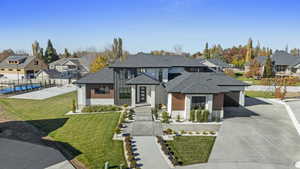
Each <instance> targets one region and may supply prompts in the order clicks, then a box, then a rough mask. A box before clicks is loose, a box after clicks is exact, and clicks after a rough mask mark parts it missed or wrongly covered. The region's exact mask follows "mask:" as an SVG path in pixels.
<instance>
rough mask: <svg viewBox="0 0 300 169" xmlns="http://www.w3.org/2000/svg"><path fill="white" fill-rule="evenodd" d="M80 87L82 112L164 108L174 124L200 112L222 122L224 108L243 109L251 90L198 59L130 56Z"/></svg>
mask: <svg viewBox="0 0 300 169" xmlns="http://www.w3.org/2000/svg"><path fill="white" fill-rule="evenodd" d="M75 84H76V85H77V87H78V90H77V93H78V106H79V108H80V109H81V108H82V107H84V106H87V105H97V104H104V105H106V104H116V105H123V104H128V105H130V106H131V107H136V106H144V105H149V106H151V107H157V106H158V105H161V104H163V105H167V111H168V112H169V113H170V115H171V116H172V117H173V118H175V117H176V116H177V115H180V116H181V118H183V119H188V118H189V112H190V110H191V109H193V108H196V107H200V108H205V109H207V110H209V112H210V117H212V116H217V117H223V107H224V106H239V105H241V106H243V105H244V97H245V96H244V88H245V86H247V84H245V83H243V82H240V81H238V80H235V79H233V78H231V77H228V76H226V75H225V74H224V73H221V72H219V73H217V72H215V71H213V70H211V69H210V68H209V67H208V66H206V65H203V64H201V63H200V62H199V60H197V59H188V58H185V57H182V56H156V55H146V54H140V55H130V56H128V58H127V60H125V61H124V62H120V61H117V62H115V63H114V64H113V65H111V66H110V67H109V68H105V69H103V70H101V71H99V72H96V73H92V74H88V75H86V76H85V77H83V78H81V79H79V80H78V81H76V82H75Z"/></svg>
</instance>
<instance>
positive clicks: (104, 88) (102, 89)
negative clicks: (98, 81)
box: [94, 86, 109, 94]
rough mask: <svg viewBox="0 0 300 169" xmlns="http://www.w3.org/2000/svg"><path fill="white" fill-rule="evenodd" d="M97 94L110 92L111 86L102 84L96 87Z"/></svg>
mask: <svg viewBox="0 0 300 169" xmlns="http://www.w3.org/2000/svg"><path fill="white" fill-rule="evenodd" d="M94 91H95V94H108V93H109V87H108V86H100V87H99V88H95V89H94Z"/></svg>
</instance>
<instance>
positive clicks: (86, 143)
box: [0, 92, 125, 169]
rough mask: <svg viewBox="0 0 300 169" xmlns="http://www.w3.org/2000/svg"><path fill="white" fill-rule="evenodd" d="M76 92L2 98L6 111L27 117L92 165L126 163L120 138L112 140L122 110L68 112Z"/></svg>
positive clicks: (92, 166) (19, 116)
mask: <svg viewBox="0 0 300 169" xmlns="http://www.w3.org/2000/svg"><path fill="white" fill-rule="evenodd" d="M74 98H75V92H73V93H68V94H65V95H61V96H57V97H53V98H50V99H46V100H23V99H6V98H1V99H0V106H1V107H2V108H3V109H4V112H3V114H4V115H9V116H10V117H11V116H13V117H14V118H15V119H16V120H26V121H27V122H29V123H30V124H32V125H34V126H36V127H37V128H39V129H40V130H42V131H43V132H44V133H46V134H45V135H48V136H51V137H52V138H53V139H54V140H55V141H57V142H60V143H61V145H63V146H64V148H66V149H68V150H69V152H71V154H72V155H73V157H74V158H76V159H78V160H79V161H81V162H82V163H83V164H85V165H86V166H87V167H89V168H93V169H97V168H99V169H102V168H103V165H104V163H105V161H109V163H110V165H111V166H113V165H115V166H116V165H120V164H121V163H123V164H125V160H124V156H123V148H122V142H121V141H112V136H113V130H114V129H115V127H116V126H117V123H118V119H119V116H120V113H117V112H114V113H106V114H90V115H69V116H65V115H64V114H65V113H66V112H68V111H70V110H71V108H72V100H73V99H74Z"/></svg>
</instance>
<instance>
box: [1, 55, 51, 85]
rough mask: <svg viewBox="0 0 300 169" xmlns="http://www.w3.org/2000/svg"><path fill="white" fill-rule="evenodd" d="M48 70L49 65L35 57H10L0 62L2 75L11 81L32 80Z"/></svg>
mask: <svg viewBox="0 0 300 169" xmlns="http://www.w3.org/2000/svg"><path fill="white" fill-rule="evenodd" d="M47 68H48V65H47V64H45V63H44V61H43V60H42V59H40V58H37V57H35V56H9V57H7V58H6V59H4V60H3V61H2V62H0V75H1V78H5V79H9V80H17V79H31V78H34V77H35V75H36V73H37V72H39V71H40V70H41V69H47Z"/></svg>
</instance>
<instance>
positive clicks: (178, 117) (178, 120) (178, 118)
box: [176, 114, 180, 122]
mask: <svg viewBox="0 0 300 169" xmlns="http://www.w3.org/2000/svg"><path fill="white" fill-rule="evenodd" d="M176 121H177V122H180V115H179V114H178V115H177V118H176Z"/></svg>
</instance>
